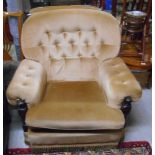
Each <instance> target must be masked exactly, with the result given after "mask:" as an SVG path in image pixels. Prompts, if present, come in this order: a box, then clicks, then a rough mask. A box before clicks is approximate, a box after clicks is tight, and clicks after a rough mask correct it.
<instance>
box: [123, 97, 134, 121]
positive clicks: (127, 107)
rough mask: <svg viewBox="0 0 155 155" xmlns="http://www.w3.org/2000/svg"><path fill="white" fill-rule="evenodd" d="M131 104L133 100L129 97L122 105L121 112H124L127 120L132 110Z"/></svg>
mask: <svg viewBox="0 0 155 155" xmlns="http://www.w3.org/2000/svg"><path fill="white" fill-rule="evenodd" d="M131 102H132V98H131V97H130V96H127V97H125V98H124V100H123V102H122V104H121V110H122V112H123V114H124V117H125V118H126V117H127V116H128V114H129V113H130V111H131V108H132V106H131Z"/></svg>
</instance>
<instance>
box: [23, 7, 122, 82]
mask: <svg viewBox="0 0 155 155" xmlns="http://www.w3.org/2000/svg"><path fill="white" fill-rule="evenodd" d="M21 43H22V50H23V53H24V56H25V57H26V58H28V59H33V60H36V61H39V62H40V63H42V64H43V66H44V67H45V69H47V74H48V78H49V79H50V80H67V79H70V80H72V78H69V77H72V76H73V75H74V78H73V79H76V80H78V78H81V77H78V76H79V75H80V76H82V79H85V78H84V77H85V75H83V74H84V73H83V68H80V67H82V66H84V67H86V66H87V67H86V70H87V71H88V70H89V71H90V73H88V75H89V74H90V75H89V78H90V79H91V80H92V79H93V78H94V77H93V76H94V73H95V70H96V68H95V66H94V65H96V62H97V60H101V61H103V60H106V59H109V58H113V57H115V56H117V55H118V52H119V48H120V29H119V23H118V22H117V21H116V19H115V18H114V17H112V15H110V14H108V13H106V12H103V11H99V10H95V9H87V8H84V7H82V8H81V9H80V8H78V9H76V8H69V9H54V10H47V11H46V10H45V11H40V12H39V11H38V12H36V13H34V14H32V16H31V17H29V18H28V19H27V20H26V22H25V23H24V25H23V29H22V38H21ZM73 60H75V61H73ZM90 60H91V61H90ZM85 62H86V63H85ZM88 62H89V63H90V65H88ZM68 64H69V65H68ZM55 65H56V66H55ZM92 66H93V68H92ZM90 67H91V68H92V69H94V70H92V69H91V68H90ZM68 72H69V73H68ZM74 72H75V74H74ZM76 72H78V73H77V74H78V75H77V74H76ZM58 74H59V75H58ZM66 74H67V75H66ZM69 74H71V75H69ZM91 74H92V75H91ZM86 79H87V78H86Z"/></svg>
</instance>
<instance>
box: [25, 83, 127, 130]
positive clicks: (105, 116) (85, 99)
mask: <svg viewBox="0 0 155 155" xmlns="http://www.w3.org/2000/svg"><path fill="white" fill-rule="evenodd" d="M106 102H107V99H106V96H105V94H104V92H103V91H102V90H101V88H100V87H99V85H98V84H97V82H93V81H90V82H89V81H88V82H49V83H48V84H47V88H46V92H45V96H44V99H43V101H42V102H41V103H39V104H37V106H33V107H31V108H30V109H29V110H28V112H27V115H26V124H27V125H28V126H31V127H40V128H48V129H66V130H74V129H76V130H94V129H120V128H123V126H124V116H123V114H122V112H121V111H120V110H118V109H113V108H110V107H109V106H107V105H106V104H107V103H106Z"/></svg>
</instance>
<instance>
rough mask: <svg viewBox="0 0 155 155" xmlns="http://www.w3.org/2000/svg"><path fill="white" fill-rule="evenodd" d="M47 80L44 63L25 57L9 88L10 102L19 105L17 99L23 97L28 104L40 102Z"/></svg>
mask: <svg viewBox="0 0 155 155" xmlns="http://www.w3.org/2000/svg"><path fill="white" fill-rule="evenodd" d="M46 81H47V79H46V72H45V70H44V68H43V67H42V65H41V64H40V63H38V62H35V61H32V60H28V59H24V60H23V61H22V62H21V63H20V65H19V67H18V68H17V70H16V72H15V74H14V77H13V78H12V80H11V82H10V84H9V86H8V88H7V91H6V96H7V99H8V102H9V103H10V104H12V105H17V100H18V99H21V100H24V101H25V102H26V103H28V104H34V103H38V102H39V101H40V100H41V98H42V95H43V92H44V88H45V85H46Z"/></svg>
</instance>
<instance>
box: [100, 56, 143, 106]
mask: <svg viewBox="0 0 155 155" xmlns="http://www.w3.org/2000/svg"><path fill="white" fill-rule="evenodd" d="M98 74H99V83H100V85H102V87H103V89H104V90H105V93H106V95H107V99H108V101H107V103H108V105H109V106H111V107H113V108H120V107H121V103H122V101H123V99H124V98H125V97H126V96H130V97H131V98H132V100H133V101H137V100H138V99H139V98H140V97H141V94H142V89H141V86H140V84H139V83H138V81H137V80H136V78H135V77H134V75H133V74H132V73H131V71H130V70H129V68H128V67H127V66H126V64H125V63H124V62H123V60H122V59H121V58H119V57H117V58H113V59H110V60H106V61H103V62H101V63H99V72H98Z"/></svg>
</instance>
